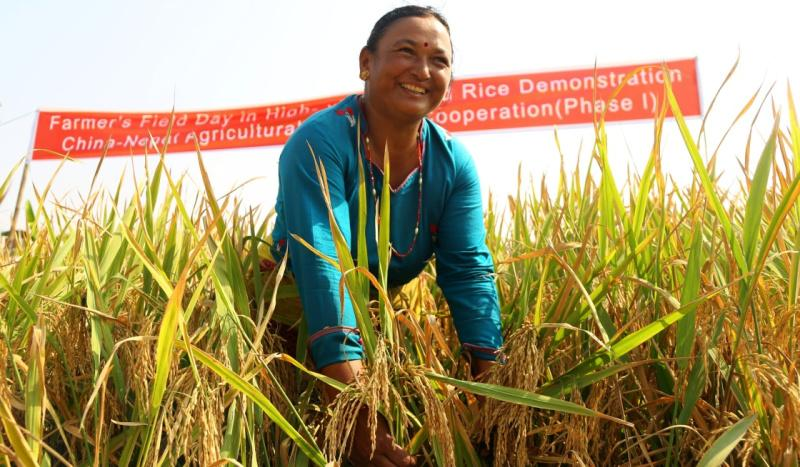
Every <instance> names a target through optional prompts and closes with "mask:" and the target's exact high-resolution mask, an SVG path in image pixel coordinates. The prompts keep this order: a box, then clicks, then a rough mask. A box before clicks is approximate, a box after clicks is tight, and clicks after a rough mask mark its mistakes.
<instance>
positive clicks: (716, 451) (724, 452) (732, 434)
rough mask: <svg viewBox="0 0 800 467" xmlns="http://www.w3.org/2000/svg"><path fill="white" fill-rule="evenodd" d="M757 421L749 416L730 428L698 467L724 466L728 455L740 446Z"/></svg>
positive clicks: (708, 451)
mask: <svg viewBox="0 0 800 467" xmlns="http://www.w3.org/2000/svg"><path fill="white" fill-rule="evenodd" d="M755 419H756V416H755V415H748V416H747V417H745V418H743V419H741V420H739V421H738V422H736V424H735V425H733V426H732V427H730V428H728V430H726V431H725V433H723V434H722V436H720V437H719V438H717V440H716V441H714V444H712V445H711V446H710V447H709V448H708V450H707V451H706V452H705V454H703V457H702V458H701V459H700V462H698V463H697V467H717V466H719V465H722V463H723V462H725V458H727V457H728V454H730V453H731V451H733V448H735V447H736V445H737V444H739V441H741V439H742V438H743V437H744V435H745V434H746V433H747V430H748V429H749V428H750V425H752V424H753V422H754V421H755Z"/></svg>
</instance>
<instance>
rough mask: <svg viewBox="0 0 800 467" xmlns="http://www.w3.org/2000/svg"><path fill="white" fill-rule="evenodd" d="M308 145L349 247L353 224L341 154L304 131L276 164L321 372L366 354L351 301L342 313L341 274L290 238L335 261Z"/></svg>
mask: <svg viewBox="0 0 800 467" xmlns="http://www.w3.org/2000/svg"><path fill="white" fill-rule="evenodd" d="M309 145H310V146H311V148H313V150H314V154H315V155H316V157H317V159H318V160H319V162H320V163H321V164H322V165H324V167H325V172H326V174H327V179H328V188H329V190H330V197H331V206H332V207H333V213H334V217H335V219H336V222H337V224H338V226H339V229H340V230H341V232H342V234H343V235H344V237H345V239H346V240H347V242H348V244H349V243H350V220H349V209H348V204H347V199H346V187H345V167H344V163H343V160H342V156H341V153H340V151H339V150H338V149H337V148H336V147H335V145H334V144H332V142H331V141H330V138H326V137H325V136H324V135H323V131H322V130H321V129H318V128H317V127H314V126H308V125H307V126H305V127H301V128H300V129H298V131H297V133H296V134H295V135H293V137H292V138H291V139H290V140H289V141H288V142H287V144H286V146H284V149H283V152H282V153H281V157H280V162H279V164H278V172H279V179H280V191H281V193H280V197H281V198H282V211H283V216H284V220H285V226H286V232H287V240H288V252H289V257H290V259H291V264H292V272H293V274H294V277H295V280H296V283H297V289H298V292H299V294H300V300H301V302H302V304H303V315H304V317H305V320H306V323H307V325H308V333H309V347H310V350H311V356H312V358H313V359H314V365H315V366H316V367H317V368H323V367H325V366H327V365H330V364H332V363H336V362H341V361H346V360H359V359H361V358H363V349H362V347H361V345H360V339H359V336H358V334H357V327H356V320H355V315H354V313H353V306H352V303H351V301H350V297H349V296H345V300H344V309H342V308H341V300H340V296H339V279H340V278H341V272H340V271H339V270H338V269H336V268H335V267H333V266H332V265H331V264H330V263H328V262H326V261H325V260H323V259H322V258H320V257H318V256H317V255H315V254H314V253H313V252H311V251H310V250H309V249H308V248H306V247H305V246H304V245H302V244H301V243H300V242H298V241H297V240H295V239H294V238H293V237H292V235H291V234H293V233H294V234H296V235H298V236H299V237H301V238H302V239H303V240H305V241H307V242H308V243H310V244H311V245H313V246H314V247H315V248H316V249H317V250H319V251H320V252H322V253H324V254H326V255H327V256H330V257H332V258H336V257H337V254H336V248H335V246H334V244H333V237H332V234H331V229H330V223H329V220H328V211H327V207H326V206H325V201H324V198H323V196H322V190H321V187H320V184H319V181H318V179H317V173H316V169H315V166H314V159H313V157H312V155H311V150H310V149H309Z"/></svg>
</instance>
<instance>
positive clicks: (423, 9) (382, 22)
mask: <svg viewBox="0 0 800 467" xmlns="http://www.w3.org/2000/svg"><path fill="white" fill-rule="evenodd" d="M409 17H415V18H428V17H433V18H436V19H437V20H438V21H439V22H440V23H442V25H443V26H444V28H445V29H447V34H448V35H450V25H449V24H447V20H446V19H445V18H444V16H442V14H441V13H439V12H438V11H437V10H436V9H435V8H433V7H429V6H419V5H406V6H401V7H399V8H395V9H394V10H392V11H390V12H388V13H386V14H385V15H383V16H381V19H379V20H378V22H377V23H375V26H373V27H372V32H371V33H369V38H368V39H367V45H366V46H365V47H366V49H367V50H369V51H370V52H373V53H374V52H375V51H376V50H377V47H378V41H380V40H381V38H382V37H383V36H384V34H386V30H387V29H388V28H389V26H391V25H392V23H394V22H395V21H397V20H399V19H403V18H409ZM450 48H451V49H452V48H453V44H452V41H451V43H450Z"/></svg>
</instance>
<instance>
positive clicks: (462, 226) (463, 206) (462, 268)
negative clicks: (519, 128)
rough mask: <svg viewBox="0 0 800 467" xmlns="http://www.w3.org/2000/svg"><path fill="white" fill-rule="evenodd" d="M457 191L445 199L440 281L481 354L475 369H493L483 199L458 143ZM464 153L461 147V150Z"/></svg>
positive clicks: (494, 324) (492, 290)
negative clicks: (490, 362)
mask: <svg viewBox="0 0 800 467" xmlns="http://www.w3.org/2000/svg"><path fill="white" fill-rule="evenodd" d="M454 144H456V146H455V149H454V151H456V158H455V160H456V166H455V178H454V181H453V190H452V193H451V194H450V196H449V198H448V199H447V200H446V201H445V207H444V211H443V214H442V218H441V219H440V224H439V240H438V245H437V246H436V250H435V252H436V271H437V278H436V280H437V283H438V284H439V286H440V287H441V288H442V291H443V292H444V295H445V298H446V299H447V303H448V304H449V305H450V311H451V313H452V316H453V321H454V324H455V326H456V330H457V331H458V335H459V339H460V340H461V344H462V347H463V349H464V350H465V351H469V352H470V353H471V354H472V356H474V357H476V358H477V359H476V362H475V364H474V365H473V373H474V374H476V375H477V373H475V371H476V370H477V371H479V372H481V373H482V372H483V370H485V369H487V368H488V365H487V364H485V363H480V361H481V360H484V361H493V360H495V358H496V356H497V349H499V348H500V346H501V345H502V336H501V332H500V307H499V304H498V300H497V289H496V287H495V283H494V265H493V263H492V257H491V254H490V253H489V249H488V248H487V246H486V240H485V238H486V232H485V228H484V224H483V203H482V198H481V192H480V183H479V181H478V174H477V171H476V170H475V165H474V163H473V162H472V159H471V157H469V154H467V153H466V152H465V149H463V147H461V146H460V145H458V143H457V142H455V143H454ZM459 151H461V152H460V153H459Z"/></svg>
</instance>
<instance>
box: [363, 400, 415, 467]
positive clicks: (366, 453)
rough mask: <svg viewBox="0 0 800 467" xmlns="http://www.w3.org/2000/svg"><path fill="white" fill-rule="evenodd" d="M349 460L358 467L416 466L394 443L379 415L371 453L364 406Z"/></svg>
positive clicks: (367, 413) (384, 420) (367, 420)
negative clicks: (365, 466)
mask: <svg viewBox="0 0 800 467" xmlns="http://www.w3.org/2000/svg"><path fill="white" fill-rule="evenodd" d="M349 459H350V462H352V463H353V465H358V466H360V465H369V466H376V467H394V466H398V467H399V466H412V465H417V463H416V461H415V460H414V458H413V457H411V456H410V455H409V454H408V453H407V452H406V451H405V450H403V448H402V447H400V446H399V445H398V444H397V443H395V442H394V438H393V437H392V435H391V434H390V433H389V425H388V424H387V423H386V419H384V418H383V416H382V415H380V414H378V427H377V429H376V430H375V451H374V452H373V451H372V439H371V430H370V426H369V409H368V408H367V407H366V406H364V407H362V408H361V410H359V412H358V419H357V420H356V426H355V432H354V433H353V445H352V448H351V451H350V457H349Z"/></svg>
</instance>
